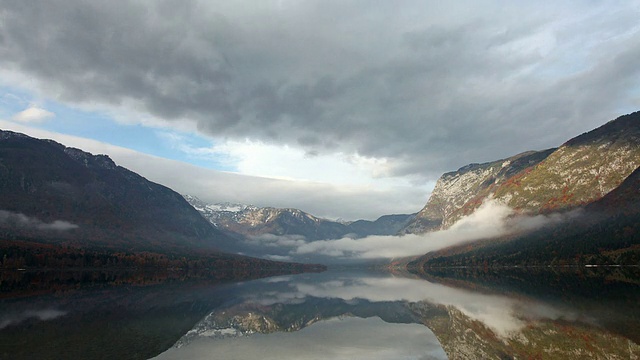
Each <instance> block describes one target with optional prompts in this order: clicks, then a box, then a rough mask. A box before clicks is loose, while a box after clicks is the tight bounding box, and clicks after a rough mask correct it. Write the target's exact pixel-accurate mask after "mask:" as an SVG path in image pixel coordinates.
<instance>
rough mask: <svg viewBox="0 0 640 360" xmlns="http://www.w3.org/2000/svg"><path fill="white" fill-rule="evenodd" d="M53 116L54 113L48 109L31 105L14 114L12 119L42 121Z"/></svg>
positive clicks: (31, 121) (25, 121) (29, 121)
mask: <svg viewBox="0 0 640 360" xmlns="http://www.w3.org/2000/svg"><path fill="white" fill-rule="evenodd" d="M55 116H56V114H54V113H52V112H50V111H47V110H45V109H42V108H40V107H37V106H33V105H32V106H30V107H29V108H27V109H25V110H23V111H21V112H19V113H17V114H15V115H14V116H13V118H12V119H13V120H15V121H20V122H24V123H42V122H44V121H46V120H49V119H51V118H53V117H55Z"/></svg>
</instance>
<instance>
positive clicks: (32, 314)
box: [0, 309, 67, 330]
mask: <svg viewBox="0 0 640 360" xmlns="http://www.w3.org/2000/svg"><path fill="white" fill-rule="evenodd" d="M66 314H67V313H66V312H65V311H60V310H55V309H44V310H29V311H24V312H21V313H19V314H8V315H5V316H3V317H2V318H0V330H1V329H4V328H6V327H7V326H10V325H17V324H19V323H21V322H24V321H27V320H30V319H37V320H40V321H47V320H53V319H55V318H58V317H60V316H64V315H66Z"/></svg>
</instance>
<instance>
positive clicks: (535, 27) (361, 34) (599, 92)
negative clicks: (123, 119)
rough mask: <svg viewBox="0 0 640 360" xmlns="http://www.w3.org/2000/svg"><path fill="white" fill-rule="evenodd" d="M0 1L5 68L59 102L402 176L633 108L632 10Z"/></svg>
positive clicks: (562, 135)
mask: <svg viewBox="0 0 640 360" xmlns="http://www.w3.org/2000/svg"><path fill="white" fill-rule="evenodd" d="M0 4H1V5H0V16H1V20H2V21H0V65H1V67H3V68H4V69H5V70H8V71H15V72H18V73H21V74H23V75H24V76H25V78H28V79H35V80H37V81H38V83H39V87H40V89H41V91H42V92H43V93H44V94H45V95H46V96H50V97H53V98H56V99H58V100H61V101H66V102H70V103H84V104H98V105H107V106H124V107H126V108H129V109H133V110H136V111H140V112H143V113H150V114H152V115H153V116H155V117H157V118H159V119H162V120H167V121H194V122H196V123H197V125H198V129H200V131H202V132H204V133H207V134H210V135H213V136H217V137H225V138H246V137H248V138H253V139H259V140H263V141H267V142H278V143H287V144H290V145H292V146H302V147H304V148H305V149H306V150H307V151H308V153H309V154H311V155H312V154H318V153H319V152H320V153H321V152H327V151H336V150H339V151H345V152H358V153H359V154H361V155H365V156H375V157H389V158H391V159H392V160H394V161H393V163H394V164H395V165H394V166H395V168H393V169H392V171H393V172H394V174H396V175H403V174H422V175H429V176H434V175H435V176H437V175H439V174H440V173H441V172H442V171H446V170H451V169H453V168H456V167H458V166H462V165H464V164H466V163H469V162H472V161H489V160H494V159H496V158H500V157H506V156H510V155H513V154H514V153H516V152H520V151H525V150H528V149H541V148H546V147H550V146H556V145H558V144H560V143H562V142H563V141H564V140H567V139H568V138H569V137H571V136H574V135H577V134H579V133H581V132H583V131H586V130H589V129H591V128H593V127H595V126H598V125H600V124H602V123H603V122H604V121H606V120H609V119H611V118H613V117H614V116H616V115H618V114H620V112H622V111H631V110H633V106H638V104H637V101H638V99H637V91H638V88H637V84H638V80H640V70H639V69H640V68H639V67H638V66H637V65H636V63H637V61H636V59H638V55H640V43H638V41H637V37H638V35H639V34H638V33H639V30H638V28H637V25H636V23H637V18H638V15H640V11H639V9H638V6H637V5H633V4H631V5H628V6H627V8H619V9H616V8H612V9H611V8H607V7H606V6H604V5H603V6H601V7H600V8H595V7H594V5H593V4H591V3H587V2H580V1H578V2H573V3H571V4H561V5H557V4H555V3H551V2H549V3H536V4H520V3H517V4H514V3H512V2H488V1H487V2H475V1H474V2H469V3H466V4H465V3H456V4H454V5H447V6H443V5H439V4H436V3H433V4H429V3H427V2H422V1H420V2H410V1H406V2H389V3H381V4H375V3H371V2H368V1H366V2H358V1H351V2H345V1H337V2H331V1H318V2H316V1H305V2H291V3H289V2H287V1H261V2H220V3H218V4H214V2H202V3H200V2H197V1H160V2H129V1H119V2H116V3H112V2H109V3H107V2H90V1H78V0H65V1H29V2H20V1H0ZM620 6H622V5H620ZM25 86H26V85H25ZM634 91H635V92H636V93H635V96H636V98H635V99H634V98H633V96H634V95H633V92H634ZM634 101H635V102H636V103H634Z"/></svg>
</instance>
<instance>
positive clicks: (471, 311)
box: [250, 274, 580, 336]
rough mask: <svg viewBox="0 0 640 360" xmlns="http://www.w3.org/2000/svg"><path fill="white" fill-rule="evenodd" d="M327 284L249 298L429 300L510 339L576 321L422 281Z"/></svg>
mask: <svg viewBox="0 0 640 360" xmlns="http://www.w3.org/2000/svg"><path fill="white" fill-rule="evenodd" d="M320 276H326V280H324V281H323V280H321V279H320V278H316V279H313V278H311V279H305V278H295V277H294V278H293V279H292V281H291V282H289V283H286V284H285V283H282V284H281V285H284V287H282V288H279V289H277V290H276V291H274V289H270V291H269V292H265V293H260V294H257V293H254V294H251V295H250V297H251V298H253V299H254V301H256V302H258V303H260V304H263V305H272V304H276V303H285V304H287V303H288V304H290V303H293V302H295V303H301V302H304V299H306V298H307V297H316V298H337V299H342V300H344V301H347V302H350V301H357V300H359V299H362V300H367V301H370V302H386V301H391V302H393V301H407V302H419V301H427V302H430V303H433V304H436V305H444V306H452V307H454V308H456V309H458V310H460V311H461V312H462V313H464V314H465V315H467V316H469V317H470V318H471V319H474V320H478V321H481V322H482V323H484V324H485V325H486V326H488V327H489V328H491V329H492V330H493V331H494V332H496V334H498V335H502V336H507V335H508V334H509V333H513V332H517V331H518V330H520V329H521V328H522V327H523V326H525V325H526V320H540V319H552V320H555V319H559V318H564V319H568V320H574V319H576V318H578V317H580V316H578V314H576V313H575V312H571V311H566V310H564V309H558V308H555V307H552V306H549V305H546V304H544V303H540V302H534V301H532V300H524V299H517V298H510V297H507V296H500V295H487V294H481V293H477V292H471V291H467V290H462V289H456V288H452V287H448V286H444V285H440V284H435V283H430V282H428V281H425V280H421V279H408V278H396V277H390V276H388V277H384V276H379V277H376V276H365V277H358V276H353V277H352V276H349V275H346V274H345V275H336V274H328V275H320Z"/></svg>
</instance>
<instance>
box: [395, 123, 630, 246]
mask: <svg viewBox="0 0 640 360" xmlns="http://www.w3.org/2000/svg"><path fill="white" fill-rule="evenodd" d="M639 144H640V112H635V113H632V114H629V115H624V116H621V117H619V118H617V119H615V120H612V121H610V122H608V123H606V124H605V125H603V126H601V127H599V128H597V129H595V130H592V131H590V132H587V133H584V134H582V135H580V136H577V137H575V138H573V139H571V140H569V141H567V142H566V143H564V144H563V145H562V146H560V147H559V148H557V149H549V150H545V151H539V152H526V153H523V154H519V155H516V156H513V157H511V158H507V159H503V160H498V161H494V162H489V163H484V164H471V165H468V166H465V167H463V168H460V169H459V170H458V171H454V172H450V173H446V174H444V175H442V177H441V178H440V179H439V180H438V182H437V183H436V186H435V188H434V190H433V193H432V195H431V197H430V198H429V200H428V202H427V204H426V206H425V207H424V208H423V209H422V210H421V211H420V212H419V213H418V215H417V216H416V217H415V219H414V220H413V221H411V222H410V223H409V224H408V225H407V226H406V227H405V228H403V229H402V230H401V231H400V232H401V233H423V232H427V231H432V230H438V229H446V228H448V227H450V226H451V225H453V223H455V222H456V221H457V220H459V219H460V218H461V217H462V216H465V215H468V214H470V213H472V212H473V211H474V210H475V209H477V208H478V207H479V206H480V204H482V202H483V201H484V200H486V199H488V198H493V199H496V200H498V201H500V202H502V203H504V204H507V205H509V206H510V207H511V208H514V209H516V210H519V211H521V212H526V213H550V212H554V211H565V210H568V209H571V208H576V207H579V206H582V205H585V204H588V203H591V202H593V201H596V200H598V199H600V198H602V197H603V196H604V195H605V194H607V193H608V192H610V191H611V190H613V189H615V188H616V187H618V186H619V185H620V184H621V183H622V181H623V180H624V179H625V178H626V177H627V176H629V175H630V174H631V173H632V172H633V171H634V170H635V169H636V168H637V167H638V166H640V146H639Z"/></svg>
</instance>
